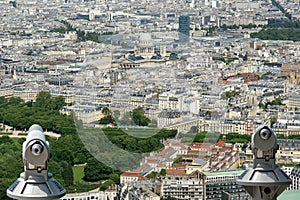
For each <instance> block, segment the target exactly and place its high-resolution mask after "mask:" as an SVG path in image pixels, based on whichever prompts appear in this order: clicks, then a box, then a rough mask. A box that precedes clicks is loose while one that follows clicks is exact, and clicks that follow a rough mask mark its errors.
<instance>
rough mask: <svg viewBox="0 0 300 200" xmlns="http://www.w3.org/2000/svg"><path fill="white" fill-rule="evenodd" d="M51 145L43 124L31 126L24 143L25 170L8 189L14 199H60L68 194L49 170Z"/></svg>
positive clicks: (9, 195) (7, 191) (8, 194)
mask: <svg viewBox="0 0 300 200" xmlns="http://www.w3.org/2000/svg"><path fill="white" fill-rule="evenodd" d="M49 158H50V147H49V143H48V141H46V138H45V135H44V132H43V129H42V127H41V126H39V125H37V124H34V125H32V126H31V127H30V128H29V131H28V135H27V137H26V141H25V142H24V143H23V150H22V159H23V163H24V172H22V173H21V174H20V177H19V178H18V179H17V180H16V181H15V182H14V183H13V184H12V185H11V186H10V187H9V188H8V189H7V190H6V193H7V196H8V197H10V198H12V199H22V200H34V199H40V200H43V199H58V198H60V197H62V196H64V195H65V194H66V190H65V188H64V187H63V186H62V185H61V184H60V183H59V182H57V181H56V180H55V179H54V178H53V176H52V174H51V173H50V172H48V161H49Z"/></svg>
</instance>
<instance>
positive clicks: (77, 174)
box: [72, 166, 84, 183]
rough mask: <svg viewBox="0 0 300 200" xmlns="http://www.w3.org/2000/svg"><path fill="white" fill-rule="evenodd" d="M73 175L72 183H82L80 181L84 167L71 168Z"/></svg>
mask: <svg viewBox="0 0 300 200" xmlns="http://www.w3.org/2000/svg"><path fill="white" fill-rule="evenodd" d="M72 169H73V174H74V182H75V183H80V182H84V181H83V180H82V178H83V176H84V172H83V170H84V166H74V167H73V168H72Z"/></svg>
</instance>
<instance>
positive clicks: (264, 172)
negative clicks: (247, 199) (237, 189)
mask: <svg viewBox="0 0 300 200" xmlns="http://www.w3.org/2000/svg"><path fill="white" fill-rule="evenodd" d="M251 149H252V152H253V168H252V169H251V168H250V169H248V170H247V171H245V172H244V173H243V174H242V175H241V176H240V177H239V178H238V179H237V184H239V185H241V186H243V187H244V188H245V190H246V191H247V192H248V193H249V194H250V195H251V196H252V198H253V199H254V200H275V199H276V198H277V197H278V196H279V195H280V194H281V193H282V192H283V191H284V190H285V189H286V188H287V187H288V186H289V185H290V184H291V183H292V181H291V179H290V178H289V177H288V176H287V175H286V174H285V173H284V172H283V171H282V170H281V169H280V167H279V166H278V165H276V164H275V160H276V158H275V154H276V152H277V150H278V144H277V138H276V135H275V134H274V132H273V131H272V130H271V129H270V128H269V127H268V126H261V127H259V128H258V129H257V130H256V132H255V133H254V134H253V135H252V141H251Z"/></svg>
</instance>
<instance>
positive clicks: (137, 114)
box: [100, 107, 151, 126]
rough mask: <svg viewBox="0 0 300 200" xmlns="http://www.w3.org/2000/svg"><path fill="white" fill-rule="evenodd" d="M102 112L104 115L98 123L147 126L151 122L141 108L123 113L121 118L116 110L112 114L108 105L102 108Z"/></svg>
mask: <svg viewBox="0 0 300 200" xmlns="http://www.w3.org/2000/svg"><path fill="white" fill-rule="evenodd" d="M102 113H103V115H104V117H103V118H101V119H100V124H113V125H136V126H148V125H149V124H150V122H151V120H150V119H149V118H147V117H146V116H145V111H144V110H143V109H142V108H136V109H134V110H133V111H131V112H129V113H125V114H124V115H123V116H122V118H121V119H119V118H120V113H119V112H118V111H115V112H114V114H113V113H112V112H111V110H110V109H109V108H108V107H105V108H103V109H102Z"/></svg>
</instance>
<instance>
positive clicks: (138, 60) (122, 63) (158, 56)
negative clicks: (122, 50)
mask: <svg viewBox="0 0 300 200" xmlns="http://www.w3.org/2000/svg"><path fill="white" fill-rule="evenodd" d="M166 60H167V59H166V48H165V47H164V46H159V47H156V46H155V45H154V44H153V42H152V37H151V34H150V33H143V34H141V35H140V37H139V42H138V44H137V45H136V46H135V48H134V51H133V52H132V53H128V54H126V55H124V57H121V58H120V59H119V60H118V61H117V63H116V64H117V65H118V67H119V68H121V69H132V68H140V67H160V66H164V65H165V63H166Z"/></svg>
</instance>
